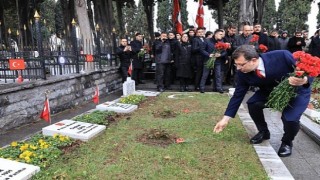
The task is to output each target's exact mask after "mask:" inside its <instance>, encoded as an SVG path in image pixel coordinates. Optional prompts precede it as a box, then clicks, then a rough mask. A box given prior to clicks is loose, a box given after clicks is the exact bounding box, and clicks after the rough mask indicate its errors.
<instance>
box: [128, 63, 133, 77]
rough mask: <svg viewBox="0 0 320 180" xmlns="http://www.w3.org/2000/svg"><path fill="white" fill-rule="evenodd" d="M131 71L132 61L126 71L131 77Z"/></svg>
mask: <svg viewBox="0 0 320 180" xmlns="http://www.w3.org/2000/svg"><path fill="white" fill-rule="evenodd" d="M132 70H133V67H132V61H131V63H130V66H129V69H128V74H129V75H130V76H131V74H132Z"/></svg>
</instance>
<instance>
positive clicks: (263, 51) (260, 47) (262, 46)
mask: <svg viewBox="0 0 320 180" xmlns="http://www.w3.org/2000/svg"><path fill="white" fill-rule="evenodd" d="M267 51H268V47H267V46H265V45H263V44H259V53H265V52H267Z"/></svg>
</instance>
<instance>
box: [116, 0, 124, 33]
mask: <svg viewBox="0 0 320 180" xmlns="http://www.w3.org/2000/svg"><path fill="white" fill-rule="evenodd" d="M116 5H117V14H118V19H119V28H120V29H119V34H121V35H123V34H125V32H124V27H123V26H124V24H123V16H122V2H121V1H116Z"/></svg>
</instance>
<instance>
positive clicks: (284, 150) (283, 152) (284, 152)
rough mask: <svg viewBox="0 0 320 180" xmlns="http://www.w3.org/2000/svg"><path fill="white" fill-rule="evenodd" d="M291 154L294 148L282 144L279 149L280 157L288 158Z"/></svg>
mask: <svg viewBox="0 0 320 180" xmlns="http://www.w3.org/2000/svg"><path fill="white" fill-rule="evenodd" d="M291 153H292V146H289V145H287V144H285V143H282V144H281V146H280V148H279V151H278V155H279V156H280V157H288V156H290V155H291Z"/></svg>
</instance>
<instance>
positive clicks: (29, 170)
mask: <svg viewBox="0 0 320 180" xmlns="http://www.w3.org/2000/svg"><path fill="white" fill-rule="evenodd" d="M39 171H40V167H38V166H34V165H30V164H25V163H20V162H16V161H11V160H8V159H2V158H0V179H1V180H2V179H4V180H5V179H8V180H27V179H30V178H31V177H32V176H33V175H34V174H36V173H37V172H39Z"/></svg>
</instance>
